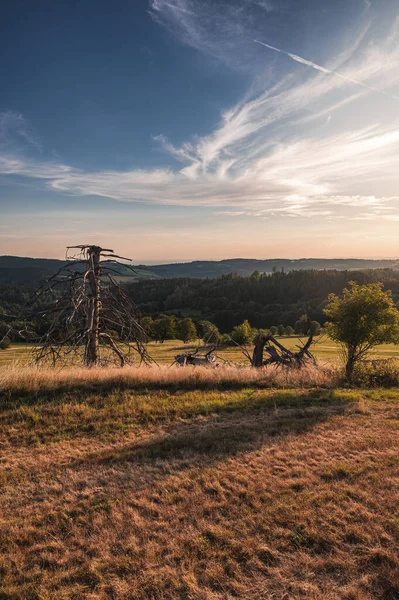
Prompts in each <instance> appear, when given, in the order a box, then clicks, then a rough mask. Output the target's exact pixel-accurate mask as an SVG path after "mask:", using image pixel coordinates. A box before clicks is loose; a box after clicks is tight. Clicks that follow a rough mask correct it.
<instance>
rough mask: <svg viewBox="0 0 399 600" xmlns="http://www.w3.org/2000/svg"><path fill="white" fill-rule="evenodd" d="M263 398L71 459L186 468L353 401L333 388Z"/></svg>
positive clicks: (344, 409)
mask: <svg viewBox="0 0 399 600" xmlns="http://www.w3.org/2000/svg"><path fill="white" fill-rule="evenodd" d="M267 400H268V401H267V402H266V403H263V405H261V404H260V403H259V404H258V405H257V406H254V405H252V407H251V408H250V409H249V408H248V407H246V406H245V405H243V406H242V407H241V408H240V407H237V408H236V409H235V410H234V411H232V410H231V407H230V409H229V410H228V412H226V411H225V410H224V409H223V407H222V408H221V410H220V411H218V414H216V415H215V414H213V415H211V416H209V417H208V418H207V419H206V420H203V419H195V420H193V421H192V422H183V423H182V422H180V423H178V424H176V423H175V424H171V425H170V426H169V427H168V428H167V429H166V431H165V430H164V431H163V434H162V435H161V436H159V437H156V438H154V437H153V438H151V439H148V440H145V441H138V442H135V443H129V444H128V445H124V446H123V447H119V448H117V449H111V450H106V451H103V452H96V453H93V454H91V455H88V456H86V457H85V458H84V459H83V461H80V460H79V461H77V462H78V463H81V462H84V463H86V462H90V463H93V464H98V465H100V464H101V465H112V464H117V465H122V464H123V463H128V462H134V463H135V464H138V465H140V464H143V463H148V462H154V461H155V462H156V461H161V462H164V461H165V462H166V463H168V470H170V468H171V464H172V463H173V461H177V463H181V462H182V461H183V462H185V461H189V463H190V467H191V466H193V462H194V463H195V459H198V460H199V461H200V462H203V461H206V463H207V464H208V463H209V464H211V463H213V462H217V461H219V460H221V459H223V458H225V457H226V456H234V455H235V454H237V453H240V452H245V451H253V450H256V449H257V448H260V447H261V446H263V445H265V444H267V443H275V442H276V440H277V439H281V438H284V437H287V436H290V435H300V434H304V433H306V432H307V431H310V430H311V429H312V428H313V427H315V426H316V425H317V424H319V423H321V422H323V421H325V420H326V419H328V418H330V417H332V416H336V415H344V414H346V413H348V412H350V411H351V410H353V405H354V402H353V398H349V397H348V396H346V395H337V394H335V393H333V392H329V393H320V392H314V393H308V394H298V395H297V396H296V397H295V398H294V397H293V396H292V395H290V396H287V394H286V393H284V392H281V393H279V392H276V393H275V394H273V397H272V398H268V399H267ZM270 400H272V402H270ZM178 468H179V469H180V468H181V465H180V466H179V467H178Z"/></svg>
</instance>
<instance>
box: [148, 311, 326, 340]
mask: <svg viewBox="0 0 399 600" xmlns="http://www.w3.org/2000/svg"><path fill="white" fill-rule="evenodd" d="M142 324H143V326H144V329H145V330H146V332H147V334H148V336H149V338H150V339H152V340H155V341H156V342H161V343H163V342H164V341H166V340H174V339H178V340H181V341H182V342H184V343H185V344H186V343H187V342H191V341H194V340H197V339H199V338H201V339H202V340H204V342H208V343H213V344H221V345H234V344H235V343H236V344H241V345H242V344H249V343H251V342H253V340H254V339H255V337H256V336H257V335H258V334H259V333H269V332H270V333H271V334H272V335H276V336H292V335H306V334H308V333H309V319H308V317H307V315H305V314H304V315H302V316H301V318H300V319H298V321H297V322H296V323H295V328H293V327H291V326H290V325H288V327H284V325H279V326H276V325H273V326H272V327H270V329H269V330H266V329H257V328H255V327H252V325H251V324H250V322H249V321H248V320H247V319H246V320H245V321H243V322H242V323H241V324H240V325H236V326H235V327H234V328H233V330H232V331H231V332H230V333H229V334H227V333H220V331H219V329H218V328H217V326H216V325H215V324H214V323H211V322H210V321H198V320H193V319H191V318H190V317H184V318H177V317H176V316H175V315H160V316H159V317H157V318H155V319H153V318H152V317H148V316H147V317H144V318H143V319H142ZM310 329H311V331H312V332H313V334H314V335H319V334H320V332H321V326H320V323H319V322H318V321H311V323H310Z"/></svg>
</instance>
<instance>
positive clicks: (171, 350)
mask: <svg viewBox="0 0 399 600" xmlns="http://www.w3.org/2000/svg"><path fill="white" fill-rule="evenodd" d="M278 339H280V341H281V342H282V343H283V344H284V345H285V346H286V347H287V348H289V349H295V350H296V349H297V346H298V344H299V345H300V341H299V339H298V338H297V337H296V336H293V337H282V338H278ZM302 341H305V339H304V338H302ZM197 343H200V341H198V342H194V343H191V344H186V345H184V344H183V343H182V342H181V341H179V340H167V341H165V343H164V344H160V343H157V342H149V344H148V345H147V349H148V352H149V354H150V355H151V356H152V357H153V358H154V359H155V360H156V361H157V362H158V363H160V364H165V365H170V364H171V363H172V362H173V360H174V357H175V356H176V354H180V353H182V352H187V351H190V350H191V351H192V350H195V349H196V348H197ZM31 350H32V348H31V347H30V346H29V345H28V346H26V345H23V344H13V345H12V346H11V347H10V348H8V349H7V350H1V351H0V368H1V367H2V366H4V365H7V364H12V363H14V362H19V363H20V364H22V363H24V362H25V363H27V362H29V360H30V358H31V356H30V353H31ZM248 350H249V351H250V352H252V347H251V346H248ZM312 352H313V353H314V355H315V356H316V358H317V359H319V360H321V361H322V362H330V363H332V364H339V363H340V357H339V349H338V346H337V344H336V343H335V342H333V341H332V340H330V339H329V338H328V336H326V335H322V336H320V337H317V338H316V344H315V345H314V346H313V347H312ZM218 354H219V355H220V356H221V357H222V358H223V359H225V360H227V361H231V362H234V363H245V364H247V359H246V358H245V357H244V355H243V353H242V351H241V349H240V348H237V347H236V346H227V347H221V348H219V349H218ZM370 357H371V358H374V359H375V358H378V359H389V358H392V359H399V345H395V344H384V345H382V346H377V347H376V348H375V349H374V350H373V352H372V353H371V355H370Z"/></svg>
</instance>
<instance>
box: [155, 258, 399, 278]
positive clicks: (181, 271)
mask: <svg viewBox="0 0 399 600" xmlns="http://www.w3.org/2000/svg"><path fill="white" fill-rule="evenodd" d="M145 268H149V269H150V270H151V271H152V272H153V273H156V274H157V275H159V276H160V277H163V278H169V277H201V278H205V277H209V278H214V277H220V275H225V274H229V273H237V274H238V275H243V276H244V277H245V276H247V277H248V276H249V275H251V274H252V273H253V272H254V271H259V272H260V273H272V272H273V271H274V270H276V271H281V270H284V271H286V272H288V271H299V270H302V269H306V270H307V269H317V270H324V269H337V270H339V271H350V270H363V269H385V268H388V269H395V270H398V269H399V259H398V260H364V259H358V258H344V259H335V258H332V259H327V258H300V259H293V260H291V259H287V258H268V259H266V260H258V259H252V258H231V259H227V260H219V261H211V260H196V261H193V262H189V263H176V264H167V265H155V266H152V267H145Z"/></svg>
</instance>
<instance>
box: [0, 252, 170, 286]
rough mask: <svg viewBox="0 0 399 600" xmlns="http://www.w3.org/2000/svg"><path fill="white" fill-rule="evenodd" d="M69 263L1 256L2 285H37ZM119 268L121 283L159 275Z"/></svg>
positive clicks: (146, 271)
mask: <svg viewBox="0 0 399 600" xmlns="http://www.w3.org/2000/svg"><path fill="white" fill-rule="evenodd" d="M66 263H67V261H65V260H57V259H51V258H25V257H21V256H0V285H5V284H18V285H28V286H30V285H36V284H37V283H39V282H40V281H43V280H44V279H46V278H47V277H50V276H51V275H53V274H54V273H56V272H57V271H59V270H60V269H61V267H63V266H64V265H65V264H66ZM134 269H135V271H136V273H134V272H133V271H132V270H131V269H129V268H128V267H123V266H120V267H118V272H119V273H120V276H119V277H118V279H120V280H121V281H125V280H128V281H135V280H138V279H154V278H155V279H157V278H158V277H159V275H157V274H156V273H152V272H151V271H150V270H149V268H148V267H140V268H136V267H135V268H134Z"/></svg>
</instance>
